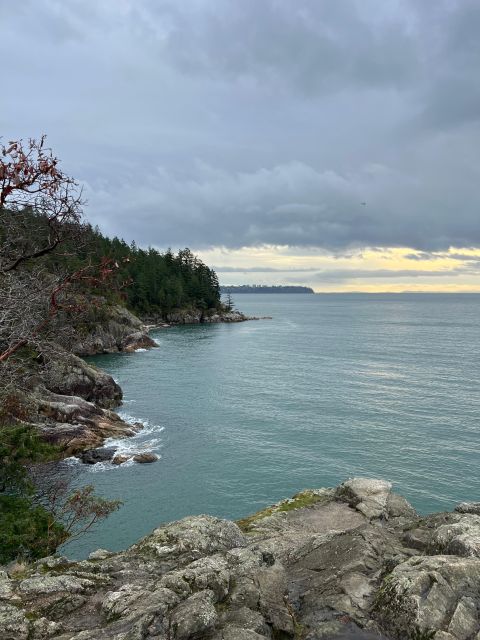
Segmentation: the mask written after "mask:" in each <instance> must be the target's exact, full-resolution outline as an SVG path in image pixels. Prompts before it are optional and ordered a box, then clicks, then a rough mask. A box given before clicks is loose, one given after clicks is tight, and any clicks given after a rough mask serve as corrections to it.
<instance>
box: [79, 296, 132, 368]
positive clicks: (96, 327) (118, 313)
mask: <svg viewBox="0 0 480 640" xmlns="http://www.w3.org/2000/svg"><path fill="white" fill-rule="evenodd" d="M142 331H143V324H142V321H141V320H140V319H139V318H137V316H135V315H134V314H133V313H131V312H130V311H128V309H125V307H122V306H120V305H106V304H101V305H100V317H98V318H96V319H95V321H94V322H92V323H91V326H89V327H88V328H86V329H85V328H83V327H78V328H77V330H76V333H75V335H74V337H73V340H71V342H70V344H69V345H68V348H69V349H70V351H72V352H73V353H75V354H76V355H78V356H91V355H94V354H96V353H114V352H116V351H122V344H124V343H125V341H126V339H127V337H128V336H130V335H132V334H136V333H138V332H142Z"/></svg>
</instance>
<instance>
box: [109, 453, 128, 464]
mask: <svg viewBox="0 0 480 640" xmlns="http://www.w3.org/2000/svg"><path fill="white" fill-rule="evenodd" d="M128 460H130V456H126V455H123V454H118V453H117V455H116V456H113V458H112V464H117V465H119V464H124V463H125V462H127V461H128Z"/></svg>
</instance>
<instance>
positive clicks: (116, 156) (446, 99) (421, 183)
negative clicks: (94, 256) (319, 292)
mask: <svg viewBox="0 0 480 640" xmlns="http://www.w3.org/2000/svg"><path fill="white" fill-rule="evenodd" d="M17 4H18V3H17ZM479 29H480V5H479V4H478V2H476V0H438V1H436V2H425V3H423V2H417V1H416V0H398V2H394V3H385V2H381V1H380V0H367V1H364V0H362V1H361V0H344V1H342V2H331V3H322V2H312V1H311V0H298V1H297V2H295V3H292V2H288V1H286V0H263V1H262V2H256V1H254V0H244V1H243V0H242V2H230V1H229V0H191V1H189V2H188V3H186V2H185V3H178V2H171V1H169V0H156V1H154V0H135V1H134V0H122V1H121V2H118V1H117V0H105V1H104V2H101V3H98V2H94V0H84V1H82V2H80V1H79V0H69V2H63V1H60V0H35V1H34V0H25V1H24V2H23V3H21V4H20V5H19V6H15V7H14V6H13V4H12V3H7V2H4V3H2V4H1V5H0V49H1V50H2V51H1V53H2V58H3V59H4V60H8V61H9V63H8V70H7V73H8V78H7V82H6V86H7V90H6V91H4V92H3V95H2V102H1V105H0V132H1V133H3V134H4V135H5V137H7V138H11V137H17V136H20V135H23V136H30V135H39V134H40V133H42V132H46V133H47V134H49V140H50V143H51V144H52V146H53V147H54V149H55V151H56V152H57V153H58V155H59V156H60V157H61V158H62V159H63V160H64V162H63V165H64V168H65V169H66V170H67V171H68V172H70V173H72V174H74V175H76V176H77V177H78V178H79V179H80V180H81V181H82V182H83V183H84V184H85V189H86V194H87V196H88V200H89V207H88V217H89V218H90V219H91V220H92V221H93V222H94V223H99V224H100V225H101V227H102V228H103V229H104V230H105V231H107V232H108V233H110V234H117V235H122V236H125V237H126V238H127V239H128V240H131V239H133V238H135V239H136V240H137V241H138V242H139V243H141V244H153V245H156V246H160V247H166V246H169V245H171V246H185V245H189V246H191V247H192V248H194V249H201V248H205V247H210V246H225V247H227V248H235V247H241V246H250V245H261V244H282V245H290V246H302V247H318V248H323V249H327V250H331V251H333V252H336V253H339V254H340V253H342V254H344V253H345V252H346V251H349V250H351V249H352V248H361V247H364V246H377V247H382V246H402V245H403V246H411V247H412V248H415V249H418V250H422V251H424V252H427V253H428V255H431V253H432V252H438V251H442V250H444V249H446V248H448V247H449V246H474V245H476V246H480V225H479V224H478V218H479V210H478V202H480V180H479V177H480V159H479V155H478V149H479V145H480V119H479V118H480V115H479V114H480V83H479V81H478V69H479V68H480V39H479V38H478V32H479ZM19 34H21V38H20V41H21V44H20V45H19ZM13 52H15V54H14V55H13ZM363 202H365V203H366V205H362V204H361V203H363ZM412 259H413V258H412ZM415 259H419V257H418V256H417V257H416V258H415ZM409 273H410V275H412V274H411V272H409ZM429 274H430V275H431V272H429ZM378 277H382V276H381V275H379V276H378Z"/></svg>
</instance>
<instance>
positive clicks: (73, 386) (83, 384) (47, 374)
mask: <svg viewBox="0 0 480 640" xmlns="http://www.w3.org/2000/svg"><path fill="white" fill-rule="evenodd" d="M42 382H43V384H44V385H45V387H46V388H47V389H48V390H49V391H52V392H53V393H57V394H59V395H63V396H78V397H80V398H83V399H84V400H87V401H88V402H95V403H96V404H97V405H98V406H100V407H103V408H106V409H110V408H112V407H116V406H118V405H119V404H120V402H121V400H122V390H121V388H120V387H119V385H118V384H117V383H116V382H115V380H114V379H113V378H112V376H110V375H108V373H105V372H104V371H101V370H100V369H98V368H97V367H95V366H93V365H92V364H87V363H86V362H85V361H84V360H82V359H81V358H78V357H77V356H75V355H73V354H69V353H64V354H62V355H60V356H59V357H56V358H53V359H51V360H49V362H48V363H47V365H46V366H45V369H44V371H43V374H42Z"/></svg>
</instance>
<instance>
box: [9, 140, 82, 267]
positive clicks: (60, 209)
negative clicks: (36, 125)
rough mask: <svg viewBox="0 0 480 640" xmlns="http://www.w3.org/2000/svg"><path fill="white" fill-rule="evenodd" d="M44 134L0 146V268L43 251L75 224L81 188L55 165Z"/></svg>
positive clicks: (80, 211) (24, 260)
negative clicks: (26, 140) (37, 138)
mask: <svg viewBox="0 0 480 640" xmlns="http://www.w3.org/2000/svg"><path fill="white" fill-rule="evenodd" d="M45 141H46V138H45V136H42V137H41V138H40V140H35V139H33V138H32V139H29V140H28V142H26V143H24V142H23V141H22V140H17V141H10V142H9V143H8V145H2V147H1V148H0V272H3V273H6V272H8V271H13V270H15V269H17V268H18V267H19V266H20V265H21V264H22V263H25V262H27V261H29V260H31V259H33V258H39V257H41V256H44V255H46V254H48V253H50V252H52V251H53V250H54V249H56V248H57V247H58V245H59V244H61V243H62V241H63V240H64V239H65V237H68V236H70V235H71V233H72V230H73V229H75V228H78V224H79V223H80V221H81V217H82V205H83V204H84V202H83V201H82V192H81V189H80V188H79V186H78V183H77V182H76V181H75V180H74V179H73V178H71V177H69V176H67V175H65V174H64V173H63V171H61V170H60V168H59V166H58V164H59V161H58V158H56V157H55V156H54V155H53V153H52V150H51V149H49V148H47V147H46V146H45Z"/></svg>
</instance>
